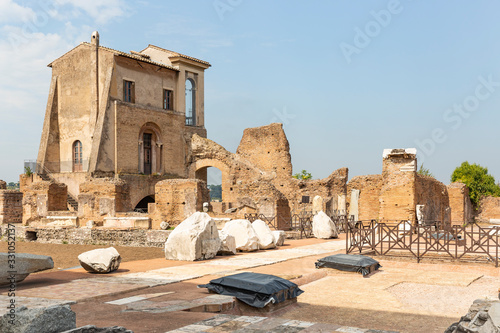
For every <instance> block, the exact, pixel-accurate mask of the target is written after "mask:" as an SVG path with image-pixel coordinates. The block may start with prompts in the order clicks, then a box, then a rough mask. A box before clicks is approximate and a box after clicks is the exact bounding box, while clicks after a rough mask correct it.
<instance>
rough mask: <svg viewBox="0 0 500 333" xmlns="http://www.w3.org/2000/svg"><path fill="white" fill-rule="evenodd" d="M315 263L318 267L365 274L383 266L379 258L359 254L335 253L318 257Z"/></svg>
mask: <svg viewBox="0 0 500 333" xmlns="http://www.w3.org/2000/svg"><path fill="white" fill-rule="evenodd" d="M315 265H316V268H322V267H328V268H335V269H338V270H341V271H347V272H357V273H361V274H363V276H365V275H367V274H370V273H371V272H373V271H376V270H377V269H379V268H380V267H382V266H380V264H379V263H378V261H377V260H375V259H372V258H370V257H367V256H362V255H357V254H334V255H332V256H328V257H325V258H321V259H318V261H316V263H315Z"/></svg>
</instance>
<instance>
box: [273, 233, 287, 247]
mask: <svg viewBox="0 0 500 333" xmlns="http://www.w3.org/2000/svg"><path fill="white" fill-rule="evenodd" d="M273 237H274V245H276V246H282V245H283V244H285V239H286V232H285V231H283V230H274V231H273Z"/></svg>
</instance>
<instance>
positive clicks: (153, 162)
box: [139, 122, 163, 175]
mask: <svg viewBox="0 0 500 333" xmlns="http://www.w3.org/2000/svg"><path fill="white" fill-rule="evenodd" d="M160 133H161V131H160V128H159V127H158V125H156V124H154V123H149V122H148V123H146V124H144V125H143V126H142V128H141V130H140V132H139V172H140V173H143V174H145V175H150V174H154V173H162V172H163V171H162V170H163V169H162V151H163V144H162V142H161V138H160Z"/></svg>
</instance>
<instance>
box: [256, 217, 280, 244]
mask: <svg viewBox="0 0 500 333" xmlns="http://www.w3.org/2000/svg"><path fill="white" fill-rule="evenodd" d="M252 228H253V230H254V231H255V233H256V234H257V237H258V238H259V249H261V250H267V249H274V248H275V247H276V245H275V244H274V236H273V233H272V231H271V229H269V226H268V225H267V223H266V222H264V221H262V220H255V221H253V223H252Z"/></svg>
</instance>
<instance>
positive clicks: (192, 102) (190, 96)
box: [186, 79, 196, 126]
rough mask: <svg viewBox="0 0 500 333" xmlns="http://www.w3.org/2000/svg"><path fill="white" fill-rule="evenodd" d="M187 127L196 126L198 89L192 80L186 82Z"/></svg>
mask: <svg viewBox="0 0 500 333" xmlns="http://www.w3.org/2000/svg"><path fill="white" fill-rule="evenodd" d="M186 125H188V126H196V87H195V85H194V81H193V80H191V79H187V80H186Z"/></svg>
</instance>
